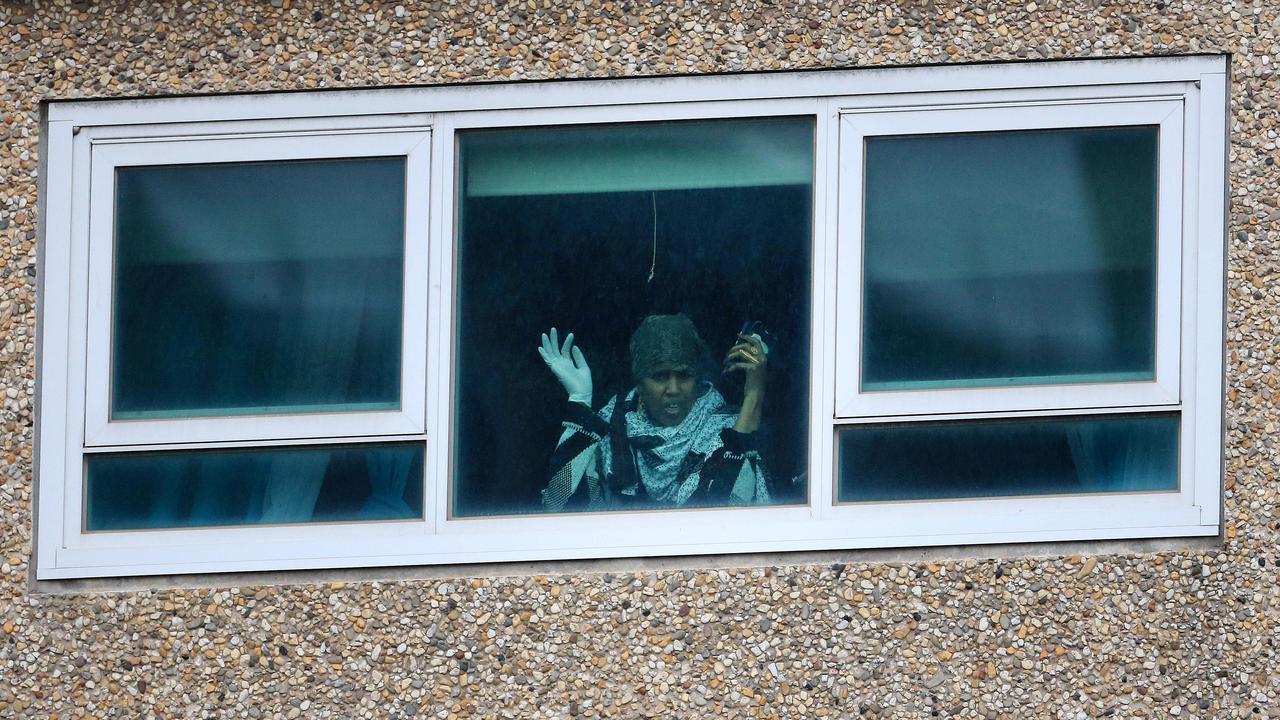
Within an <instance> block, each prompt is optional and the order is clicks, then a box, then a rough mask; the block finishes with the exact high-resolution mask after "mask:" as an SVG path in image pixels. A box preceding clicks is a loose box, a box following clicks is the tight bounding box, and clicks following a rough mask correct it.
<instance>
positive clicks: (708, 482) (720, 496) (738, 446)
mask: <svg viewBox="0 0 1280 720" xmlns="http://www.w3.org/2000/svg"><path fill="white" fill-rule="evenodd" d="M720 442H721V446H720V447H719V448H717V449H716V450H715V451H714V452H712V453H711V455H710V457H708V458H707V461H706V462H705V463H703V465H702V479H701V482H699V483H698V493H697V496H696V500H697V503H698V504H700V505H709V506H722V505H761V504H765V503H768V502H769V488H768V483H767V482H766V480H765V473H764V464H763V463H762V462H761V460H760V452H759V451H758V450H757V449H756V435H755V433H744V432H739V431H738V430H736V429H734V428H725V429H724V430H722V431H721V432H720Z"/></svg>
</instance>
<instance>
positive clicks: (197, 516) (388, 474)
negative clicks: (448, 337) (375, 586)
mask: <svg viewBox="0 0 1280 720" xmlns="http://www.w3.org/2000/svg"><path fill="white" fill-rule="evenodd" d="M422 457H423V448H422V445H421V444H400V445H359V446H337V447H335V446H318V447H297V448H273V449H267V450H263V449H253V450H201V451H194V452H192V451H184V452H157V453H122V454H116V455H89V456H88V457H87V458H86V460H85V463H86V465H87V470H88V472H87V477H88V481H87V482H88V487H87V490H86V495H85V497H86V502H85V529H86V530H88V531H95V530H155V529H163V528H184V527H210V526H227V525H279V524H288V523H314V522H354V521H367V520H407V519H412V518H421V517H422Z"/></svg>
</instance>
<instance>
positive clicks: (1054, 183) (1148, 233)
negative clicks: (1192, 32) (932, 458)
mask: <svg viewBox="0 0 1280 720" xmlns="http://www.w3.org/2000/svg"><path fill="white" fill-rule="evenodd" d="M1156 145H1157V129H1156V128H1155V127H1146V126H1143V127H1112V128H1086V129H1069V130H1044V131H1027V132H991V133H971V134H953V135H930V136H894V137H876V138H870V139H868V140H867V141H866V195H865V200H866V203H865V209H864V212H865V240H864V243H865V245H864V256H863V260H864V270H863V272H864V278H863V336H862V337H863V345H862V358H861V360H862V388H863V389H864V390H868V391H875V390H912V389H927V388H954V387H998V386H1005V385H1028V384H1057V383H1094V382H1120V381H1137V380H1152V379H1154V372H1155V335H1156V330H1155V317H1156V307H1155V283H1156V170H1157V168H1156Z"/></svg>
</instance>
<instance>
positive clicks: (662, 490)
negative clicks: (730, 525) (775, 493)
mask: <svg viewBox="0 0 1280 720" xmlns="http://www.w3.org/2000/svg"><path fill="white" fill-rule="evenodd" d="M768 350H769V348H768V347H767V346H766V345H765V343H764V341H763V340H762V339H761V338H760V337H759V335H756V334H752V335H742V334H739V335H738V341H737V343H736V344H734V346H733V347H731V348H730V349H729V352H728V353H727V354H726V355H725V359H724V373H726V374H727V373H731V372H741V373H742V374H743V378H744V384H743V385H744V386H743V401H742V407H741V408H740V409H735V408H733V407H732V406H730V405H728V404H727V403H726V402H725V400H724V398H723V397H722V396H721V395H720V393H719V392H718V391H717V390H716V388H715V386H714V385H712V383H711V382H710V381H709V380H708V376H709V375H710V373H709V372H707V368H708V364H709V363H708V351H707V346H706V344H705V343H703V341H702V338H701V337H700V336H699V335H698V331H697V329H696V328H695V327H694V325H693V322H692V321H691V320H689V318H688V317H686V316H684V315H683V314H681V315H650V316H649V317H647V318H645V319H644V321H643V322H642V323H641V324H640V327H639V328H637V329H636V331H635V333H634V334H633V335H632V336H631V343H630V351H631V374H632V378H633V380H634V382H635V387H634V388H631V389H630V390H629V391H627V392H626V393H620V394H618V395H616V396H614V397H612V398H610V399H609V401H608V402H606V403H605V405H604V407H602V408H601V409H600V410H599V411H598V412H592V409H591V401H592V396H593V388H592V381H591V369H590V368H589V367H588V366H587V360H586V357H585V356H584V355H583V353H582V350H581V349H580V348H578V347H576V346H574V344H573V333H569V334H568V336H566V337H565V339H564V343H563V344H561V343H560V339H559V335H558V333H557V331H556V329H555V328H552V329H551V332H550V334H549V335H548V334H546V333H544V334H543V335H542V346H541V347H540V348H538V353H539V354H540V355H541V356H542V359H543V361H544V362H546V364H547V367H548V368H550V369H551V371H552V372H553V373H554V374H555V376H556V378H557V379H558V380H559V381H560V384H561V385H562V386H563V387H564V389H565V391H566V392H567V393H568V396H569V402H568V409H567V411H566V417H565V420H564V423H563V428H564V432H563V433H561V435H560V441H559V443H558V444H557V445H556V449H555V452H554V453H553V454H552V457H551V473H550V474H551V479H550V481H549V482H548V483H547V487H546V488H545V489H544V490H543V491H542V503H543V506H544V507H545V508H546V509H547V510H549V511H551V512H560V511H563V510H578V509H584V510H585V509H616V508H628V507H629V508H647V507H689V506H713V505H743V504H766V503H768V502H769V491H768V488H767V486H766V482H765V474H764V468H763V465H762V463H761V461H760V455H759V453H758V452H757V450H756V430H757V429H759V427H760V413H761V410H762V408H763V404H764V390H765V373H766V369H767V364H768ZM619 408H621V410H619Z"/></svg>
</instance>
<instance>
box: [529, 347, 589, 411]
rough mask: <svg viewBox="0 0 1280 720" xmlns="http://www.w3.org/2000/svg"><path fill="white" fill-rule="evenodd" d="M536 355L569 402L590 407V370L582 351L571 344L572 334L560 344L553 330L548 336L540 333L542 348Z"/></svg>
mask: <svg viewBox="0 0 1280 720" xmlns="http://www.w3.org/2000/svg"><path fill="white" fill-rule="evenodd" d="M538 354H539V355H541V356H542V361H543V362H545V363H546V364H547V367H548V368H550V369H551V372H552V373H554V374H555V376H556V379H557V380H559V381H560V385H561V386H563V387H564V389H565V392H567V393H569V402H578V403H582V404H584V405H586V406H587V407H591V394H592V388H591V368H590V367H587V358H586V356H584V355H583V354H582V350H581V349H579V348H578V347H576V346H574V344H573V333H569V334H568V335H566V336H565V338H564V344H563V345H561V344H560V336H559V334H558V333H557V332H556V329H555V328H551V334H550V336H548V335H547V333H542V346H541V347H539V348H538Z"/></svg>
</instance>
